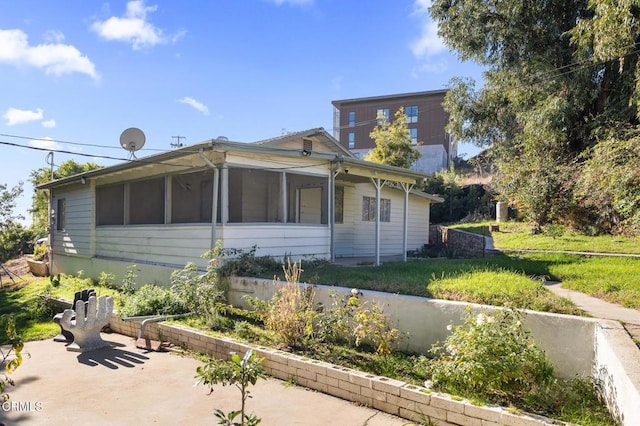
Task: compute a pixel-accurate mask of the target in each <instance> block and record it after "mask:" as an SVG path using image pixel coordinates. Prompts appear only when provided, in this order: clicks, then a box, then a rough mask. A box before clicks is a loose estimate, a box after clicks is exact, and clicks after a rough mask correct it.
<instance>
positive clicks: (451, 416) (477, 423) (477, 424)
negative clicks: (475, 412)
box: [447, 411, 482, 426]
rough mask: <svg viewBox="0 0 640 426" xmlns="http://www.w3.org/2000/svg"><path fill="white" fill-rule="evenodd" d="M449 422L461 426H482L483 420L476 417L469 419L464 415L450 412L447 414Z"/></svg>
mask: <svg viewBox="0 0 640 426" xmlns="http://www.w3.org/2000/svg"><path fill="white" fill-rule="evenodd" d="M447 421H448V422H450V423H454V424H457V425H460V426H482V420H480V419H478V418H475V417H467V416H465V415H464V414H460V413H453V412H451V411H449V412H448V413H447Z"/></svg>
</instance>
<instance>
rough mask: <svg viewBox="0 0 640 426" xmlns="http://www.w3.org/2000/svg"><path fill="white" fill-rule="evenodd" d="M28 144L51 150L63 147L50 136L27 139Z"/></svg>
mask: <svg viewBox="0 0 640 426" xmlns="http://www.w3.org/2000/svg"><path fill="white" fill-rule="evenodd" d="M29 145H31V146H33V147H35V148H42V149H50V150H52V151H57V150H61V149H62V148H63V146H62V144H60V143H58V142H56V141H54V140H53V139H51V138H50V137H46V138H41V139H31V140H30V141H29Z"/></svg>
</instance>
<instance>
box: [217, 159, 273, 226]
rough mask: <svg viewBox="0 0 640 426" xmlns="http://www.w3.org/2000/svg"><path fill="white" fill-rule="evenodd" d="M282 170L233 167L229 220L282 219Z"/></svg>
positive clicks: (230, 179) (268, 220) (231, 172)
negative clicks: (278, 171) (279, 171)
mask: <svg viewBox="0 0 640 426" xmlns="http://www.w3.org/2000/svg"><path fill="white" fill-rule="evenodd" d="M280 178H281V174H280V173H277V172H272V171H267V170H260V169H244V168H237V167H234V168H229V222H230V223H264V222H282V218H283V212H282V202H281V200H282V194H281V192H282V191H281V180H280Z"/></svg>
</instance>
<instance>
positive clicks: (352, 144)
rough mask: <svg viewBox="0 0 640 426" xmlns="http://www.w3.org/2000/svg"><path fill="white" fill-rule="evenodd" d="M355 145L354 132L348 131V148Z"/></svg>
mask: <svg viewBox="0 0 640 426" xmlns="http://www.w3.org/2000/svg"><path fill="white" fill-rule="evenodd" d="M355 147H356V134H355V133H353V132H349V149H353V148H355Z"/></svg>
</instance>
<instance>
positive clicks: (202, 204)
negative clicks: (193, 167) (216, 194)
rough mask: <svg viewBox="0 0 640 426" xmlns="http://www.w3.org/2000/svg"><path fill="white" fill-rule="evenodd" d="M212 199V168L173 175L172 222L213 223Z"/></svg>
mask: <svg viewBox="0 0 640 426" xmlns="http://www.w3.org/2000/svg"><path fill="white" fill-rule="evenodd" d="M212 200H213V172H212V171H211V170H207V171H201V172H196V173H187V174H180V175H173V176H172V177H171V223H211V208H212ZM219 205H220V203H218V206H219ZM218 217H219V216H218Z"/></svg>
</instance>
